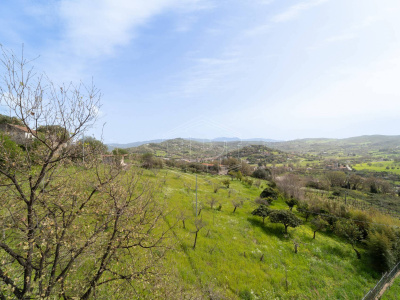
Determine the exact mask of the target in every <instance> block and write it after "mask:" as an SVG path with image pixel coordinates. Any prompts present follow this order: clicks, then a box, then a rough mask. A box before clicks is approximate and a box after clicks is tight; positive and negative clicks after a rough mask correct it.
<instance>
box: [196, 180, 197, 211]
mask: <svg viewBox="0 0 400 300" xmlns="http://www.w3.org/2000/svg"><path fill="white" fill-rule="evenodd" d="M196 217H197V174H196Z"/></svg>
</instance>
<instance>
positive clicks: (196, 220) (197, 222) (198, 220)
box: [193, 219, 207, 250]
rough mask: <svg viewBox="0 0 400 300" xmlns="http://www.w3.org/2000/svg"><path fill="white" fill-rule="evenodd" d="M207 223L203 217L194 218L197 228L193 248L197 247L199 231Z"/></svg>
mask: <svg viewBox="0 0 400 300" xmlns="http://www.w3.org/2000/svg"><path fill="white" fill-rule="evenodd" d="M206 225H207V224H206V223H205V222H203V220H202V219H195V220H194V226H195V227H196V230H195V231H194V232H193V233H194V234H195V236H194V244H193V250H195V249H196V244H197V236H198V234H199V231H200V230H201V229H202V228H203V227H205V226H206Z"/></svg>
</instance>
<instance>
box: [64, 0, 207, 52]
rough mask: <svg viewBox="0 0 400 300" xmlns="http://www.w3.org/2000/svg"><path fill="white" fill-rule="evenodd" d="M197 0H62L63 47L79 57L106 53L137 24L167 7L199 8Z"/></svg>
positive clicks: (131, 33)
mask: <svg viewBox="0 0 400 300" xmlns="http://www.w3.org/2000/svg"><path fill="white" fill-rule="evenodd" d="M203 8H204V6H203V5H200V0H137V1H127V0H98V1H92V0H63V1H62V2H61V4H60V9H59V13H60V16H61V18H62V19H63V20H64V26H65V31H66V32H65V36H64V38H63V40H64V42H65V44H64V46H66V47H68V48H70V49H71V50H72V51H73V52H74V53H75V54H76V55H79V56H82V57H98V56H101V55H110V54H112V53H113V51H114V49H115V47H118V46H124V45H127V44H128V43H130V42H131V40H132V39H133V38H134V35H135V32H136V30H137V29H138V27H140V26H143V25H145V24H146V22H148V21H149V20H150V19H151V18H152V17H154V16H155V15H158V14H160V13H162V12H164V11H166V10H169V9H184V10H188V9H203Z"/></svg>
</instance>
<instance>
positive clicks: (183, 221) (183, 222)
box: [182, 220, 186, 229]
mask: <svg viewBox="0 0 400 300" xmlns="http://www.w3.org/2000/svg"><path fill="white" fill-rule="evenodd" d="M182 224H183V229H186V227H185V220H182Z"/></svg>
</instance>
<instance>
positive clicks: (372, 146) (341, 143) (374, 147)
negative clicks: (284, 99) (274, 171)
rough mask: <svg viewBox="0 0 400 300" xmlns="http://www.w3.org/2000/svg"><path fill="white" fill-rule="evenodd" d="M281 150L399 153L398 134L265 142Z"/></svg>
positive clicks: (318, 152)
mask: <svg viewBox="0 0 400 300" xmlns="http://www.w3.org/2000/svg"><path fill="white" fill-rule="evenodd" d="M266 145H267V146H269V147H271V148H275V149H279V150H282V151H289V152H296V153H309V154H314V155H321V154H323V155H342V156H356V155H357V156H363V155H364V156H365V155H373V154H375V153H376V152H379V151H380V152H381V154H383V153H386V154H395V155H396V154H400V136H387V135H365V136H359V137H351V138H345V139H323V138H322V139H301V140H293V141H287V142H276V143H267V144H266Z"/></svg>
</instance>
